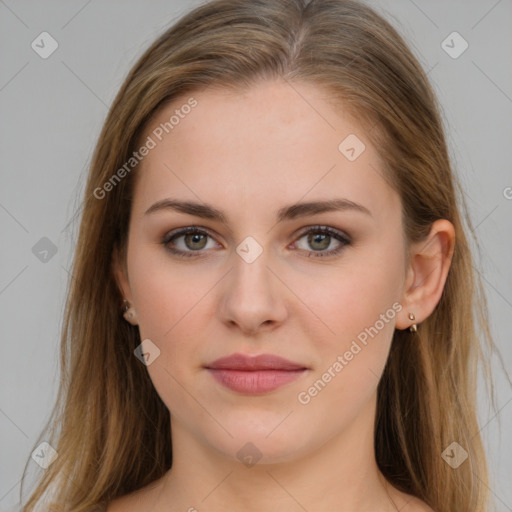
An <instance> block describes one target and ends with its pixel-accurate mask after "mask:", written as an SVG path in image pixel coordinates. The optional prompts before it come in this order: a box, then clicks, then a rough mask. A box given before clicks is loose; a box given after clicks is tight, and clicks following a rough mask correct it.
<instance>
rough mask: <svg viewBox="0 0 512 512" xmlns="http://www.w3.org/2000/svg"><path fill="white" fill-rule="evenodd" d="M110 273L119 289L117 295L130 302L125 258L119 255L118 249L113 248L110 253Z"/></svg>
mask: <svg viewBox="0 0 512 512" xmlns="http://www.w3.org/2000/svg"><path fill="white" fill-rule="evenodd" d="M112 272H113V273H114V278H115V280H116V283H117V287H118V288H119V293H120V294H121V296H122V297H123V298H125V299H126V300H128V301H130V302H131V301H132V296H131V293H130V283H129V281H128V273H127V269H126V258H125V255H124V254H122V253H121V251H120V250H119V247H117V246H116V247H115V248H114V251H113V253H112Z"/></svg>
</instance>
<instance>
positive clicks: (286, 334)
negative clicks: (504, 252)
mask: <svg viewBox="0 0 512 512" xmlns="http://www.w3.org/2000/svg"><path fill="white" fill-rule="evenodd" d="M298 92H299V93H300V94H298ZM192 96H193V100H190V97H184V98H180V99H179V100H174V101H173V103H172V104H171V105H168V106H166V107H165V108H164V110H161V111H160V112H159V113H158V114H157V115H156V117H155V118H154V119H153V120H152V122H151V123H150V125H149V126H148V129H147V132H146V134H145V136H144V137H143V140H144V141H147V140H149V139H147V137H150V138H151V139H152V141H153V142H154V143H155V144H154V147H152V148H151V149H150V151H149V152H148V154H147V155H146V156H145V157H144V159H143V160H142V163H141V165H140V167H139V168H138V169H137V173H138V175H137V182H136V187H135V192H134V199H133V204H132V214H131V220H130V227H129V237H128V248H127V258H126V269H125V270H126V272H125V273H120V275H121V274H122V275H121V277H120V281H121V282H122V288H123V293H124V296H125V297H127V298H128V299H129V300H130V302H131V303H132V304H133V307H134V310H135V311H136V318H137V323H138V326H139V329H140V335H141V340H146V339H149V340H151V343H152V345H151V346H152V347H157V348H158V350H159V351H160V354H159V355H158V356H157V357H156V358H155V359H154V361H153V362H151V364H149V365H148V366H147V370H148V372H149V375H150V377H151V379H152V381H153V383H154V386H155V388H156V390H157V392H158V393H159V395H160V397H161V398H162V400H163V401H164V403H165V404H166V406H167V407H168V408H169V410H170V411H171V418H172V422H173V423H172V425H173V428H174V427H176V431H182V432H187V433H188V435H189V436H190V438H191V439H194V440H195V441H196V442H197V443H200V444H202V445H204V446H209V447H214V448H215V449H216V450H218V451H220V452H221V453H223V454H225V455H226V456H228V457H232V458H235V457H237V452H238V451H239V450H240V448H241V447H242V446H244V445H245V443H246V442H252V443H253V444H254V445H255V446H256V447H257V448H258V450H259V451H260V452H261V454H262V456H263V457H264V459H263V460H262V462H264V461H267V462H278V461H286V460H291V459H293V458H295V457H300V456H303V455H305V454H307V453H311V452H313V451H314V450H315V449H317V448H318V447H320V446H321V445H322V444H324V443H325V442H326V440H328V439H330V438H333V437H334V436H336V435H339V434H340V433H342V432H343V431H345V430H346V429H348V428H350V427H351V426H353V425H354V424H355V422H356V420H357V418H359V417H361V415H362V414H363V412H364V411H366V410H368V407H371V406H373V405H374V402H373V401H374V399H375V396H376V389H377V385H378V381H379V378H380V376H381V374H382V371H383V368H384V365H385V363H386V359H387V356H388V352H389V349H390V344H391V340H392V336H393V332H394V328H395V322H396V318H397V315H398V312H399V310H400V309H401V305H400V300H401V298H402V293H403V289H404V279H405V274H406V272H405V268H406V262H405V261H404V253H405V250H404V240H403V235H402V228H403V227H402V223H401V202H400V198H399V196H398V195H397V193H396V192H395V191H394V190H393V189H392V188H391V187H390V186H389V185H388V183H387V182H386V181H385V180H384V179H383V178H382V165H381V162H380V161H379V157H378V155H377V152H376V150H375V148H373V147H372V146H371V144H370V142H369V140H368V138H367V137H366V135H365V133H363V132H362V130H361V129H360V128H359V126H357V124H355V123H354V122H353V121H352V120H351V119H350V118H349V117H348V115H346V114H345V113H344V111H343V108H338V109H336V110H335V109H334V108H333V106H332V104H331V103H330V102H329V98H328V95H327V93H326V92H325V91H322V90H321V89H320V88H317V87H315V86H312V85H308V84H304V83H302V84H297V83H295V84H294V88H292V87H291V86H290V85H288V84H287V83H285V82H279V81H275V82H270V81H269V82H262V83H260V84H258V85H255V86H253V87H252V88H251V89H249V90H246V91H245V92H243V93H236V94H235V93H233V92H228V91H227V90H221V89H211V88H209V89H208V90H205V91H203V92H197V93H195V94H193V95H192ZM304 98H306V99H307V101H305V100H304ZM194 100H195V101H194ZM187 102H188V103H187ZM195 102H197V103H195ZM187 104H188V105H192V104H193V105H194V106H193V107H191V108H186V107H184V105H187ZM176 110H178V112H176ZM172 115H175V119H174V120H172V121H171V122H172V123H173V127H172V129H169V125H167V130H168V131H169V133H166V131H165V130H164V129H163V128H162V125H161V124H160V123H162V124H164V123H165V122H169V120H170V118H171V116H172ZM178 118H179V121H176V120H177V119H178ZM164 126H165V125H164ZM347 137H349V138H348V139H347ZM355 137H357V138H355ZM160 139H161V140H160ZM361 143H363V144H364V145H365V148H364V149H363V146H361ZM340 144H341V145H340ZM148 145H149V146H153V144H152V143H149V144H148ZM351 148H352V149H351ZM171 200H172V201H180V202H183V203H184V202H194V203H198V204H199V206H201V207H204V206H205V205H208V206H209V207H211V208H212V209H214V210H216V211H217V213H219V212H220V213H221V214H222V215H223V218H222V219H219V218H216V217H215V216H213V215H212V214H211V213H212V211H211V210H210V211H209V212H207V213H209V216H207V217H205V216H203V213H204V210H201V209H200V208H196V209H195V210H194V209H190V208H189V209H188V210H187V209H186V208H181V209H180V210H176V209H175V208H173V207H171V205H170V203H166V201H171ZM324 201H339V203H338V208H337V209H328V208H323V211H319V210H322V208H320V209H318V208H317V209H316V210H314V209H311V208H308V207H302V208H299V207H297V205H302V204H303V203H314V202H324ZM291 206H295V208H292V209H290V210H287V209H288V208H289V207H291ZM148 210H149V211H148ZM279 213H280V215H279ZM192 227H193V230H192V231H191V232H188V233H184V232H183V230H184V229H186V228H188V229H190V228H192ZM147 346H149V345H147ZM152 350H153V349H152ZM235 353H238V354H245V355H260V354H272V355H276V356H280V357H282V358H285V359H287V360H290V361H292V362H294V363H296V364H297V365H298V366H299V367H300V368H302V370H296V371H293V372H291V371H273V372H272V371H269V370H266V371H265V370H262V371H259V372H257V373H258V375H257V376H256V373H255V372H253V375H252V377H251V376H249V375H248V374H249V373H251V372H243V373H241V372H235V371H233V370H225V371H224V372H222V371H219V370H217V371H212V370H211V369H207V368H206V367H207V366H211V364H212V363H213V362H214V361H216V360H217V359H219V358H222V357H226V356H230V355H232V354H235ZM265 372H266V373H265ZM287 377H289V378H287ZM222 378H224V379H226V380H227V381H229V382H231V383H232V384H233V383H234V384H233V385H238V386H240V387H238V388H232V387H227V386H226V385H225V384H223V383H221V382H220V380H219V379H222ZM251 379H252V380H251ZM269 382H270V384H269ZM258 383H259V386H260V387H258V386H257V384H258ZM272 383H274V384H276V383H281V385H280V386H278V387H276V388H273V389H271V388H272V385H271V384H272ZM244 386H245V387H244ZM247 386H249V387H251V386H256V387H252V388H250V389H249V388H248V387H247ZM265 386H268V387H265ZM292 411H293V414H291V412H292ZM312 418H314V419H315V421H311V419H312ZM178 427H179V428H178Z"/></svg>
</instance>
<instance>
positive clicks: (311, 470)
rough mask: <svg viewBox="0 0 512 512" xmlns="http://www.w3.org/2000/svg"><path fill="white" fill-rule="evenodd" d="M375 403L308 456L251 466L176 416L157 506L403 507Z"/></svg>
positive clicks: (381, 511) (213, 509)
mask: <svg viewBox="0 0 512 512" xmlns="http://www.w3.org/2000/svg"><path fill="white" fill-rule="evenodd" d="M375 405H376V402H375V397H374V399H373V400H371V401H370V403H369V404H368V406H367V408H366V409H364V410H363V411H361V413H360V415H359V416H358V417H357V419H356V421H354V422H353V423H352V424H351V425H348V426H347V427H346V428H345V429H344V430H343V431H341V432H335V433H333V436H332V437H331V438H330V439H328V440H327V441H326V442H324V443H323V444H319V446H318V447H317V448H316V449H315V450H313V451H311V452H309V453H306V454H304V455H302V456H300V457H295V456H294V454H293V453H292V454H290V455H289V458H288V460H286V461H282V460H281V461H280V462H275V463H266V464H262V463H256V464H255V465H252V466H250V467H249V466H246V465H245V464H243V463H242V462H240V461H239V460H236V459H233V458H230V457H228V456H227V455H225V454H223V453H221V452H220V451H218V450H216V449H215V448H213V447H212V446H209V445H207V444H206V443H203V442H200V441H198V440H197V439H196V438H194V437H193V436H192V435H191V434H190V432H189V430H187V429H185V428H184V427H183V425H182V424H181V423H180V422H179V421H177V420H174V419H171V424H172V436H173V439H172V442H173V466H172V468H171V469H170V470H169V471H168V473H167V474H166V475H165V476H164V477H163V478H162V480H161V483H160V484H159V497H158V500H157V503H156V504H155V508H154V510H155V512H156V511H160V510H161V511H162V512H163V511H171V510H186V511H189V512H195V511H200V510H206V509H207V510H208V511H209V512H228V511H235V510H244V511H246V512H259V511H261V510H294V511H295V510H297V511H303V510H315V512H332V511H333V510H336V511H339V512H349V511H350V512H354V510H357V511H358V512H365V511H368V512H369V511H372V512H396V510H397V508H399V507H400V506H401V505H402V504H403V503H404V500H403V498H400V496H398V495H397V494H396V490H393V488H391V487H390V486H389V484H388V483H387V482H386V481H385V479H384V477H383V476H382V474H381V473H380V471H379V469H378V466H377V463H376V460H375V454H374V444H373V443H374V421H373V419H374V415H375ZM305 442H307V443H308V444H309V445H314V441H312V440H305ZM241 444H243V443H241ZM397 500H398V501H397Z"/></svg>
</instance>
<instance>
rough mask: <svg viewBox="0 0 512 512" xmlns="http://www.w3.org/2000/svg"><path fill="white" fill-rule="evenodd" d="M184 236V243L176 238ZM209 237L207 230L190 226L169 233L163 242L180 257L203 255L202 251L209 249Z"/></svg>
mask: <svg viewBox="0 0 512 512" xmlns="http://www.w3.org/2000/svg"><path fill="white" fill-rule="evenodd" d="M180 238H183V240H182V243H177V242H176V240H179V239H180ZM207 238H211V237H210V235H209V233H208V232H207V231H204V230H203V229H199V228H198V227H195V226H189V227H186V228H183V229H179V230H177V231H171V232H170V233H167V234H166V235H165V236H164V238H163V240H162V244H163V245H164V247H165V248H166V249H167V250H168V251H170V252H171V253H172V254H175V255H176V256H179V257H184V258H187V257H191V256H201V254H200V251H202V250H203V249H207V248H208V247H206V246H207Z"/></svg>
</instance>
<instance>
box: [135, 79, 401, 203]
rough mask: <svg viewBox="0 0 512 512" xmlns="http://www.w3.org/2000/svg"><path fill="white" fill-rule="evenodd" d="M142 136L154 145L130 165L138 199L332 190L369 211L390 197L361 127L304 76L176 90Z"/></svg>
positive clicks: (295, 196)
mask: <svg viewBox="0 0 512 512" xmlns="http://www.w3.org/2000/svg"><path fill="white" fill-rule="evenodd" d="M187 105H194V106H193V108H190V107H189V106H187ZM147 137H150V138H151V139H152V140H153V142H154V148H153V149H151V151H149V154H148V155H147V156H145V157H144V158H143V160H142V162H141V164H140V166H139V168H138V170H137V173H138V174H140V175H139V176H138V179H137V182H138V183H137V187H136V193H135V203H136V204H135V205H134V208H137V209H142V208H147V207H149V206H150V203H152V202H155V201H157V200H161V199H163V198H165V197H167V196H173V197H176V196H178V197H180V198H184V199H193V200H204V201H206V202H208V203H215V204H216V205H218V206H219V207H221V208H226V209H227V208H228V207H229V205H232V206H233V207H234V208H235V207H237V206H238V207H245V208H249V207H252V208H267V207H271V205H274V206H275V207H278V206H279V205H280V204H285V203H286V204H288V203H293V202H297V201H299V200H300V199H301V198H303V197H304V199H307V200H316V199H327V198H332V197H335V196H336V197H348V198H349V199H350V200H352V201H355V202H360V203H362V204H364V205H366V206H368V205H372V208H373V210H376V211H377V213H379V212H381V213H384V212H386V211H389V209H390V208H393V207H394V208H396V206H397V201H398V197H397V195H396V193H395V192H394V191H393V190H392V189H391V187H390V186H389V185H388V183H387V182H386V181H385V180H384V179H383V174H384V171H383V168H382V164H381V162H380V159H379V155H378V153H377V152H376V150H375V148H374V147H373V146H372V144H371V143H370V141H369V140H368V137H367V136H366V134H365V133H364V131H363V130H362V128H361V127H359V126H358V124H357V123H355V122H354V121H353V119H352V118H351V117H350V116H349V115H348V114H347V113H346V112H344V110H343V107H342V106H341V107H339V108H334V104H333V102H332V98H330V97H329V95H328V92H327V91H326V90H324V89H322V88H319V87H316V86H313V85H311V84H305V83H293V85H292V84H290V83H287V82H284V81H278V80H276V81H264V82H261V83H259V84H256V85H254V86H252V87H250V88H248V89H246V90H243V91H237V92H234V91H232V90H229V89H222V88H208V89H206V90H203V91H197V92H194V93H193V94H191V95H190V96H181V97H179V98H176V99H175V100H174V101H173V102H172V103H170V104H168V105H166V106H165V107H164V108H163V109H161V110H160V111H158V112H157V114H156V115H155V116H154V118H153V119H152V120H151V122H150V123H149V124H148V126H147V128H146V130H145V133H144V136H143V138H142V140H143V141H146V140H147ZM354 157H355V158H354ZM275 207H272V209H273V210H275Z"/></svg>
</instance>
